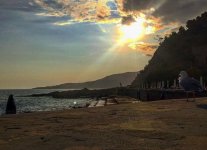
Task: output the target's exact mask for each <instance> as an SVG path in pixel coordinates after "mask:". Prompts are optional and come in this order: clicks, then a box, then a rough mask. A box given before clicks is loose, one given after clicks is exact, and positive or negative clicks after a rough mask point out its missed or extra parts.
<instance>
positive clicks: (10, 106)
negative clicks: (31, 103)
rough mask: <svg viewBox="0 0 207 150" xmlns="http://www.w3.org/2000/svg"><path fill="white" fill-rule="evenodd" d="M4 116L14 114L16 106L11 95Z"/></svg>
mask: <svg viewBox="0 0 207 150" xmlns="http://www.w3.org/2000/svg"><path fill="white" fill-rule="evenodd" d="M6 114H16V104H15V101H14V98H13V95H10V96H9V98H8V101H7V105H6Z"/></svg>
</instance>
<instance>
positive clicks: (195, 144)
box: [0, 98, 207, 150]
mask: <svg viewBox="0 0 207 150" xmlns="http://www.w3.org/2000/svg"><path fill="white" fill-rule="evenodd" d="M206 141H207V98H200V99H197V100H196V101H195V102H186V100H185V99H183V100H182V99H180V100H163V101H153V102H138V101H137V102H132V101H131V102H130V100H127V99H126V101H125V102H123V103H121V102H119V104H118V105H109V106H105V107H93V108H80V109H71V110H64V111H52V112H34V113H23V114H17V115H3V116H1V117H0V149H2V150H13V149H15V150H24V149H30V150H42V149H51V150H70V149H71V150H105V149H119V150H120V149H123V150H128V149H129V150H132V149H134V150H148V149H152V150H164V149H167V150H174V149H176V150H178V149H181V150H184V149H187V150H191V149H192V150H204V149H206V147H207V143H206Z"/></svg>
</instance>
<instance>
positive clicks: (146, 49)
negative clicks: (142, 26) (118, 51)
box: [128, 42, 158, 56]
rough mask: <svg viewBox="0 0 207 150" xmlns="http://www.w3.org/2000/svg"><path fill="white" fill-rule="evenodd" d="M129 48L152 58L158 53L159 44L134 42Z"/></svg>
mask: <svg viewBox="0 0 207 150" xmlns="http://www.w3.org/2000/svg"><path fill="white" fill-rule="evenodd" d="M128 47H129V48H131V49H133V50H137V51H139V52H142V53H144V54H145V55H147V56H152V55H153V54H154V52H155V51H156V49H157V47H158V44H156V43H146V42H134V43H130V44H129V45H128Z"/></svg>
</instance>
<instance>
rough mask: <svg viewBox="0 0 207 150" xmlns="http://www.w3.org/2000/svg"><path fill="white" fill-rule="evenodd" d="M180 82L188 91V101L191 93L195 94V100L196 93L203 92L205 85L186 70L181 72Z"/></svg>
mask: <svg viewBox="0 0 207 150" xmlns="http://www.w3.org/2000/svg"><path fill="white" fill-rule="evenodd" d="M178 80H179V84H180V86H181V87H182V88H183V89H184V90H185V91H186V95H187V101H188V97H189V94H190V93H192V94H193V98H194V100H195V93H198V92H203V87H202V86H201V84H200V82H199V81H198V80H196V79H194V78H191V77H189V76H188V73H187V72H186V71H181V72H180V74H179V78H178Z"/></svg>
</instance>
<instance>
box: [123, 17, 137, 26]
mask: <svg viewBox="0 0 207 150" xmlns="http://www.w3.org/2000/svg"><path fill="white" fill-rule="evenodd" d="M135 21H136V20H135V19H134V18H133V16H132V15H128V16H126V17H125V16H124V17H122V24H125V25H130V24H131V23H132V22H135Z"/></svg>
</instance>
